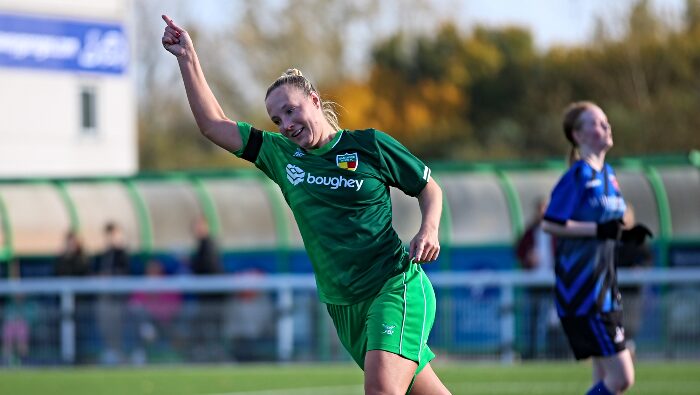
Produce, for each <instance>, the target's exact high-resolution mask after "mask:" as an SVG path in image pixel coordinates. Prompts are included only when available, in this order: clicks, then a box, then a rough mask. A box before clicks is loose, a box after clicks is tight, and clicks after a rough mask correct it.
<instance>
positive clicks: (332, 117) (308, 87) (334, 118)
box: [265, 69, 340, 130]
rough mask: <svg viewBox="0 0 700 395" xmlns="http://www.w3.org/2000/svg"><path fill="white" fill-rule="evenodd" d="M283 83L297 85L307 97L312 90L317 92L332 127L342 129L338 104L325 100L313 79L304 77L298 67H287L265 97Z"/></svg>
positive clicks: (268, 89)
mask: <svg viewBox="0 0 700 395" xmlns="http://www.w3.org/2000/svg"><path fill="white" fill-rule="evenodd" d="M282 85H292V86H294V87H297V88H299V89H300V90H301V91H302V92H304V95H305V96H307V97H308V96H309V95H310V94H311V92H314V93H316V95H318V98H319V100H320V101H321V110H322V111H323V117H324V118H325V119H326V121H327V122H328V123H329V124H330V125H331V127H333V129H335V130H340V123H339V122H338V114H337V113H336V110H335V108H336V106H337V104H336V103H334V102H332V101H326V100H323V99H322V98H321V94H320V93H319V92H318V91H317V90H316V88H314V86H313V84H312V83H311V81H309V79H308V78H306V77H304V75H303V74H302V73H301V71H299V70H298V69H287V71H285V72H284V73H283V74H282V75H281V76H279V77H278V78H277V79H276V80H275V81H274V82H273V83H272V85H270V87H269V88H267V93H265V99H266V100H267V97H268V96H270V93H272V91H274V90H275V89H277V88H279V87H280V86H282Z"/></svg>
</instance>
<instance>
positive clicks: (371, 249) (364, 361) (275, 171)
mask: <svg viewBox="0 0 700 395" xmlns="http://www.w3.org/2000/svg"><path fill="white" fill-rule="evenodd" d="M163 20H165V22H166V24H167V26H166V27H165V32H164V34H163V38H162V44H163V47H165V49H166V50H167V51H169V52H170V53H172V54H173V55H175V56H176V57H177V60H178V64H179V66H180V72H181V74H182V79H183V81H184V84H185V91H186V92H187V98H188V101H189V104H190V107H191V109H192V113H193V114H194V117H195V120H196V122H197V125H198V127H199V129H200V131H201V132H202V134H203V135H204V136H206V137H207V138H208V139H210V140H211V141H212V142H214V143H215V144H217V145H219V146H220V147H222V148H224V149H226V150H228V151H230V152H232V153H233V154H234V155H236V156H238V157H240V158H242V159H245V160H247V161H250V162H252V163H254V164H255V166H256V167H258V168H259V169H260V170H262V171H263V172H264V173H265V174H266V175H267V176H268V177H269V178H270V179H272V180H273V181H274V182H275V183H277V185H278V186H279V187H280V189H281V190H282V193H283V195H284V198H285V200H286V201H287V203H288V204H289V206H290V207H291V209H292V212H293V213H294V217H295V218H296V221H297V224H298V225H299V230H300V232H301V235H302V238H303V240H304V245H305V247H306V250H307V253H308V254H309V257H310V259H311V263H312V265H313V268H314V273H315V276H316V284H317V286H318V294H319V297H320V299H321V301H322V302H324V303H325V304H326V305H327V309H328V312H329V314H330V315H331V317H332V319H333V322H334V324H335V327H336V330H337V332H338V336H339V337H340V340H341V342H342V344H343V346H345V348H346V349H347V350H348V351H349V352H350V354H351V355H352V357H353V359H354V360H355V362H356V363H357V364H358V365H359V366H360V367H361V368H363V370H364V372H365V375H364V376H365V384H364V385H365V393H366V394H405V393H408V391H411V392H410V393H411V394H425V395H441V394H449V391H448V390H447V389H446V388H445V386H444V385H443V384H442V382H441V381H440V379H438V377H437V376H436V374H435V372H434V371H433V369H432V368H431V366H430V363H429V362H430V360H431V359H432V358H433V357H434V354H433V353H432V351H431V350H430V348H429V347H428V346H427V344H426V341H427V339H428V335H429V333H430V330H431V328H432V325H433V321H434V318H435V294H434V292H433V288H432V285H431V284H430V281H429V280H428V278H427V277H426V275H425V273H424V272H423V270H422V268H421V266H420V265H418V264H415V263H421V262H429V261H434V260H435V259H437V257H438V254H439V252H440V244H439V242H438V225H439V222H440V214H441V211H442V191H441V190H440V187H439V186H438V185H437V184H436V183H435V181H433V179H432V178H431V177H430V169H429V168H428V167H427V166H425V165H424V164H423V163H422V162H421V161H420V160H418V159H417V158H416V157H414V156H413V155H412V154H411V153H410V152H408V150H406V148H404V147H403V146H402V145H401V144H399V143H398V142H397V141H396V140H394V139H393V138H391V137H389V136H388V135H386V134H384V133H382V132H379V131H377V130H374V129H366V130H356V131H349V130H341V129H340V128H339V127H338V121H337V116H336V114H335V112H334V111H333V107H332V104H331V103H328V102H324V101H323V100H322V99H321V97H320V95H319V93H318V91H317V90H316V89H315V88H314V87H313V85H312V84H311V83H310V82H309V80H308V79H306V78H305V77H304V76H303V75H302V74H301V73H300V72H299V71H298V70H295V69H293V70H288V71H287V72H286V73H284V74H283V75H282V76H281V77H279V78H278V79H277V80H276V81H274V83H273V84H272V85H271V86H270V87H269V89H268V90H267V94H266V97H265V104H266V107H267V112H268V114H269V116H270V118H271V119H272V122H273V123H274V124H275V125H277V126H278V128H279V133H271V132H264V131H260V130H258V129H255V128H254V127H252V126H250V125H249V124H247V123H245V122H234V121H231V120H229V119H228V118H227V117H226V116H225V115H224V113H223V111H222V109H221V107H220V105H219V103H218V101H217V100H216V98H215V97H214V95H213V93H212V91H211V90H210V88H209V86H208V84H207V82H206V80H205V78H204V74H203V73H202V69H201V67H200V63H199V60H198V58H197V54H196V52H195V50H194V46H193V45H192V40H191V39H190V36H189V35H188V34H187V32H186V31H185V30H183V29H182V28H180V27H179V26H177V25H176V24H175V23H173V21H172V19H170V18H168V17H167V16H165V15H163ZM390 186H394V187H397V188H399V189H401V190H402V191H404V192H405V193H407V194H409V195H411V196H415V197H417V198H418V202H419V206H420V209H421V213H422V223H421V227H420V230H419V231H418V234H417V235H416V236H415V237H414V238H413V240H411V243H410V251H406V249H405V248H404V247H403V245H402V243H401V240H400V239H399V237H398V235H397V234H396V232H395V230H394V229H393V228H392V219H391V201H390V195H389V187H390Z"/></svg>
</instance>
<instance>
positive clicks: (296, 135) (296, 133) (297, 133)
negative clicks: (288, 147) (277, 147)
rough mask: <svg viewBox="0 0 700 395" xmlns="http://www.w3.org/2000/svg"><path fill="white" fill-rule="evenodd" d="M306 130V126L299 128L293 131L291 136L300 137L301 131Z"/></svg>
mask: <svg viewBox="0 0 700 395" xmlns="http://www.w3.org/2000/svg"><path fill="white" fill-rule="evenodd" d="M303 130H304V128H299V129H298V130H297V131H295V132H293V133H292V134H290V135H289V137H299V135H300V134H301V132H302V131H303Z"/></svg>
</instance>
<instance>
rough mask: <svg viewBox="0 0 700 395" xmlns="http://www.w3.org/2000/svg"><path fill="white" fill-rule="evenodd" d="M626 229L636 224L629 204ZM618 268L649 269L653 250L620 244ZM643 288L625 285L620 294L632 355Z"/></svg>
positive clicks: (640, 316) (637, 329)
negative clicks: (623, 305)
mask: <svg viewBox="0 0 700 395" xmlns="http://www.w3.org/2000/svg"><path fill="white" fill-rule="evenodd" d="M622 221H623V222H624V223H625V225H624V227H625V228H626V229H629V228H632V227H633V226H634V225H635V224H636V219H635V214H634V207H632V205H631V204H629V202H628V203H627V210H625V214H624V216H623V217H622ZM617 248H618V250H617V254H618V261H617V265H618V267H622V268H642V267H649V266H651V265H652V263H653V259H652V255H651V250H650V249H649V245H648V244H634V243H620V244H618V246H617ZM642 291H643V290H642V286H641V285H624V286H620V293H621V294H622V300H623V301H624V304H625V314H623V315H622V320H623V323H624V328H625V338H626V339H627V348H628V349H629V350H630V352H631V353H632V355H634V351H635V341H634V339H635V337H636V336H637V333H638V332H639V326H640V323H641V320H642V307H643V303H642Z"/></svg>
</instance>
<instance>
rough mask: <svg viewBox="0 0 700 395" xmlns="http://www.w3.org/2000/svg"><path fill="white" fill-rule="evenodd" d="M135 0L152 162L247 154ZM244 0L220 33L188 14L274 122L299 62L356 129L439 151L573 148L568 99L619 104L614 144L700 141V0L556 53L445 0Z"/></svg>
mask: <svg viewBox="0 0 700 395" xmlns="http://www.w3.org/2000/svg"><path fill="white" fill-rule="evenodd" d="M135 4H136V6H137V17H138V20H137V21H138V23H137V28H138V29H140V31H139V32H138V34H139V36H140V37H142V38H143V40H137V41H136V43H137V53H138V56H139V64H140V65H141V69H140V70H141V71H140V73H139V86H140V89H141V90H140V92H141V94H140V95H139V110H140V111H139V130H140V156H141V163H142V167H143V168H145V169H172V168H201V167H230V166H239V165H245V164H244V162H242V161H232V160H230V155H229V154H227V153H226V152H224V151H223V150H221V149H219V148H217V147H215V146H214V145H212V144H210V143H209V142H207V141H206V140H205V139H203V138H201V137H200V136H199V134H198V133H196V127H195V125H194V121H193V119H192V117H191V115H190V112H189V109H188V107H187V104H186V102H185V95H184V92H183V89H182V86H181V84H182V83H181V82H180V81H179V76H178V75H177V72H178V71H177V68H176V67H175V66H174V62H173V61H172V59H170V58H169V57H168V56H169V55H168V54H166V53H164V52H163V51H160V48H158V49H159V51H154V50H153V49H154V48H155V46H156V45H157V44H154V43H158V42H159V40H160V35H161V34H162V25H161V24H160V23H159V22H160V21H159V20H158V18H157V17H154V15H158V14H159V12H160V11H156V10H155V9H154V7H153V3H152V2H136V3H135ZM174 4H175V5H179V8H178V7H175V9H176V10H184V9H185V8H186V7H185V4H190V3H185V2H183V1H182V0H179V1H177V2H176V3H174ZM235 4H236V6H235V7H233V6H232V7H231V8H230V9H227V12H231V13H232V14H233V15H231V23H230V24H228V25H227V26H224V27H223V28H221V29H219V30H216V31H209V30H207V31H206V39H205V36H204V34H205V32H204V31H203V30H201V29H200V28H198V26H200V25H196V24H192V23H190V22H188V24H187V25H185V26H186V27H187V28H188V30H189V31H190V33H191V34H192V35H193V38H194V40H195V44H196V46H197V49H198V52H199V53H200V57H201V59H202V64H203V67H204V68H205V73H206V75H207V78H208V80H209V82H210V85H211V86H212V89H213V90H214V92H215V94H216V95H217V97H218V98H219V100H220V101H221V104H222V106H223V107H224V110H225V112H226V113H227V114H228V115H229V116H230V117H231V118H234V119H245V120H247V121H250V122H253V123H255V124H256V125H257V126H259V127H263V128H268V129H271V130H274V127H273V125H272V124H271V123H270V122H269V120H268V119H267V115H266V114H265V107H264V94H265V90H266V88H267V86H268V85H269V83H270V82H272V81H273V80H274V79H275V78H276V77H277V76H278V75H280V74H281V73H282V72H283V71H284V70H285V69H287V68H289V67H297V68H299V69H301V70H302V71H304V73H305V74H306V75H307V76H308V77H309V78H310V79H311V80H312V81H313V82H314V83H315V84H316V85H317V88H319V90H320V91H321V93H322V94H323V95H324V96H325V97H326V98H327V99H330V100H333V101H336V102H338V103H339V104H340V105H341V107H340V116H341V119H340V120H341V125H342V126H343V127H347V128H351V129H354V128H367V127H375V128H377V129H380V130H384V131H386V132H387V133H390V134H391V135H393V136H395V137H397V138H398V139H399V140H400V141H402V142H403V143H404V144H406V145H407V146H408V147H409V148H410V149H411V150H413V151H414V152H415V153H417V154H419V155H420V156H421V157H424V158H426V159H440V160H449V159H461V160H465V159H468V160H484V159H536V158H549V157H552V156H558V157H563V156H564V155H565V153H566V151H567V147H566V141H565V139H563V138H562V136H561V135H562V132H561V126H560V118H561V111H562V109H563V108H564V107H565V106H566V104H568V103H569V102H570V101H574V100H593V101H596V102H598V103H599V104H600V105H601V106H603V108H605V109H606V112H607V113H608V115H609V117H610V120H611V122H612V124H613V126H614V127H613V130H614V134H615V138H616V141H617V142H618V145H617V146H616V148H615V149H614V151H613V155H644V154H653V153H660V152H682V151H687V150H688V149H690V148H695V149H698V148H700V134H698V133H697V132H696V131H695V128H696V127H697V125H698V124H700V111H697V108H699V107H700V95H699V94H698V92H700V79H698V78H697V75H698V74H700V0H686V10H685V14H684V15H683V16H682V20H670V21H669V20H664V19H662V17H661V16H660V15H658V14H657V12H656V11H655V10H654V9H653V8H652V3H651V2H650V1H649V0H637V1H635V2H634V3H633V4H632V6H631V7H630V9H629V10H628V13H627V14H626V15H625V16H624V17H623V19H622V20H618V21H612V22H610V21H609V20H607V21H606V20H604V19H602V18H600V19H598V20H597V23H596V28H595V30H594V35H593V37H592V39H591V41H590V42H589V43H587V44H585V45H579V46H569V47H554V48H551V49H549V50H546V51H538V50H537V49H536V48H535V47H534V43H533V38H532V35H531V33H530V32H529V31H527V30H525V29H523V28H519V27H514V26H505V27H485V26H477V27H475V28H473V29H472V30H471V31H469V32H465V31H461V30H460V29H459V27H458V26H457V25H455V24H454V23H453V22H451V19H450V18H449V17H445V18H443V19H442V22H441V23H439V24H438V23H437V21H438V20H440V18H441V17H439V14H437V13H436V12H435V9H433V7H434V5H435V3H434V2H432V1H430V0H418V1H414V2H412V3H411V7H407V6H406V5H405V3H404V2H402V1H400V0H387V1H382V2H375V1H371V0H359V1H355V2H345V1H342V2H328V1H323V0H298V1H292V0H281V1H280V0H242V1H241V2H237V3H235ZM431 18H432V24H429V23H425V22H426V21H427V20H429V19H431ZM362 41H368V42H372V43H374V44H373V46H372V49H371V53H369V54H366V55H367V57H368V58H369V59H370V62H369V66H368V67H367V68H365V64H364V63H363V62H362V61H361V59H362V56H360V55H358V54H357V53H354V52H353V51H354V50H355V47H357V46H358V44H359V43H361V42H362ZM140 45H142V46H140ZM660 135H662V136H663V138H659V136H660Z"/></svg>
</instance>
